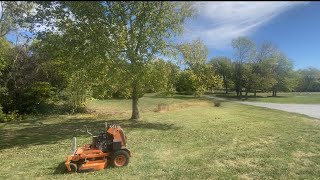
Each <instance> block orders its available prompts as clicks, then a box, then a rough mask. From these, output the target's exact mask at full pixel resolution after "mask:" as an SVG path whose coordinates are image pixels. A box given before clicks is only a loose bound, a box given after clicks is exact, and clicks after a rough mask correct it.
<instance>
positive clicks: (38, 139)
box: [0, 119, 179, 150]
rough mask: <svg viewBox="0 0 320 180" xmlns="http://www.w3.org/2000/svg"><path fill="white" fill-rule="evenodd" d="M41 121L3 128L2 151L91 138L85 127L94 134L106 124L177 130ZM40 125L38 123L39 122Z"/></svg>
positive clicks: (170, 126)
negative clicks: (79, 138) (84, 137)
mask: <svg viewBox="0 0 320 180" xmlns="http://www.w3.org/2000/svg"><path fill="white" fill-rule="evenodd" d="M40 120H41V119H38V120H37V121H34V123H33V124H30V125H24V126H26V127H25V128H23V129H6V128H1V129H0V134H1V139H0V150H1V149H8V148H12V147H18V148H26V147H28V146H32V145H43V144H55V143H57V142H59V141H61V140H65V139H72V137H79V136H89V135H88V134H87V133H86V128H85V125H86V126H87V127H88V129H89V131H90V132H92V133H93V134H98V133H100V132H103V131H104V126H105V124H104V123H105V122H107V123H108V124H113V123H115V124H117V125H120V126H121V127H122V128H124V130H125V131H126V133H127V132H130V131H131V130H139V129H140V130H141V129H155V130H161V131H165V130H177V129H179V127H176V126H175V125H174V124H166V123H157V122H155V123H150V122H144V121H132V120H102V119H69V120H66V121H63V122H60V123H56V124H44V123H41V122H40ZM38 121H39V123H36V122H38Z"/></svg>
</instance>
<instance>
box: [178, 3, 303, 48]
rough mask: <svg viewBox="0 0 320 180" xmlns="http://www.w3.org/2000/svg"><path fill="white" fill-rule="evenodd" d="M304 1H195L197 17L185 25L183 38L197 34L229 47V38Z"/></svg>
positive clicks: (246, 32) (250, 30)
mask: <svg viewBox="0 0 320 180" xmlns="http://www.w3.org/2000/svg"><path fill="white" fill-rule="evenodd" d="M303 4H307V2H198V3H197V4H196V7H197V10H198V17H197V18H196V19H195V20H193V21H191V22H190V23H189V24H187V25H186V26H185V33H184V35H183V39H184V40H187V41H190V40H192V39H195V38H197V37H200V38H201V39H202V40H203V41H204V42H205V44H206V45H208V46H209V47H211V48H215V49H220V50H223V49H226V48H229V47H230V42H231V40H232V39H233V38H237V37H239V36H249V35H251V34H252V33H253V32H254V31H255V30H257V29H258V28H259V27H261V26H262V25H264V24H266V23H267V22H269V21H270V20H272V19H273V18H275V17H276V16H278V15H279V14H281V13H282V12H285V11H287V10H289V9H291V8H294V7H297V6H300V5H303Z"/></svg>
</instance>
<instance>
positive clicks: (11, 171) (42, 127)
mask: <svg viewBox="0 0 320 180" xmlns="http://www.w3.org/2000/svg"><path fill="white" fill-rule="evenodd" d="M159 103H166V104H168V107H169V108H168V109H167V110H164V111H162V112H157V105H158V104H159ZM140 105H141V110H142V113H141V115H142V120H141V121H138V122H133V121H128V120H127V119H128V118H129V117H130V107H131V104H130V101H129V100H108V101H93V102H91V103H90V104H89V107H90V108H91V113H87V114H77V115H55V116H54V115H50V116H38V117H29V118H27V119H25V120H23V121H21V122H20V123H7V124H0V134H1V135H0V136H1V139H0V159H1V162H0V164H1V168H0V179H106V178H108V179H139V180H140V179H317V178H318V177H319V176H320V122H319V121H318V120H315V119H312V118H308V117H306V116H302V115H297V114H291V113H286V112H282V111H277V110H270V109H264V108H259V107H253V106H247V105H242V104H238V103H233V102H223V103H222V106H221V107H214V106H213V103H212V102H211V101H208V100H205V99H197V98H193V97H187V96H175V97H171V98H155V97H153V96H147V97H144V98H142V99H141V101H140ZM105 121H108V122H111V121H113V122H117V123H118V124H119V125H121V126H122V127H123V128H124V130H125V133H126V135H127V138H128V145H129V148H130V150H131V152H132V158H131V159H130V163H129V165H128V166H127V167H124V168H118V169H117V168H108V169H106V170H103V171H97V172H91V173H75V174H65V173H64V172H65V167H64V164H63V163H64V160H65V157H66V156H67V155H69V154H70V153H71V150H70V148H71V140H72V137H73V136H77V137H78V145H81V144H84V143H88V142H90V141H91V137H90V136H89V135H88V134H86V133H85V128H84V125H88V127H89V129H90V130H91V132H98V130H99V131H100V130H103V127H104V122H105Z"/></svg>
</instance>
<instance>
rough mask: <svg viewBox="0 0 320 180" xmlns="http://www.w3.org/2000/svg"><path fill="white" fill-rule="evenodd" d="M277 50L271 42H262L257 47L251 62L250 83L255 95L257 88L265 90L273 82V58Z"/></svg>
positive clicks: (269, 87) (272, 84)
mask: <svg viewBox="0 0 320 180" xmlns="http://www.w3.org/2000/svg"><path fill="white" fill-rule="evenodd" d="M277 52H278V50H277V48H276V47H275V45H273V44H272V43H271V42H263V43H262V44H261V45H260V46H259V47H258V49H257V51H256V54H255V58H254V60H253V61H252V62H251V66H252V69H251V70H252V72H251V79H250V81H251V84H250V89H251V90H252V91H254V96H256V92H257V90H262V91H266V90H269V89H271V87H272V86H274V84H275V79H274V76H273V69H272V68H273V64H274V60H273V58H274V57H275V56H276V54H277Z"/></svg>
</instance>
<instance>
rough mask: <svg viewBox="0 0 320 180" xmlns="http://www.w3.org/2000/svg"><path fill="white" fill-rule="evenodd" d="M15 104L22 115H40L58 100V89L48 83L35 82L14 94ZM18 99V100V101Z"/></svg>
mask: <svg viewBox="0 0 320 180" xmlns="http://www.w3.org/2000/svg"><path fill="white" fill-rule="evenodd" d="M14 96H15V97H14V98H12V100H13V102H12V103H13V104H14V105H15V107H16V109H17V110H18V111H19V112H21V113H38V112H40V111H41V109H42V108H44V107H45V106H46V105H47V104H49V103H52V102H54V101H55V100H56V89H55V88H54V87H52V86H51V84H50V83H48V82H35V83H33V84H31V85H29V86H27V87H26V88H24V89H21V90H17V91H16V92H15V94H14ZM16 98H17V99H16Z"/></svg>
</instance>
